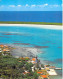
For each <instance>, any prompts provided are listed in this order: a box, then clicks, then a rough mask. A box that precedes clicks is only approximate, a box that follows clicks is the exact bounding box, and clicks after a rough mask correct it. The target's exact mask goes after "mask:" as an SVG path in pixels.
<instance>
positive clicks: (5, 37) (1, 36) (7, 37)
mask: <svg viewBox="0 0 63 79" xmlns="http://www.w3.org/2000/svg"><path fill="white" fill-rule="evenodd" d="M0 37H5V38H10V37H7V36H0Z"/></svg>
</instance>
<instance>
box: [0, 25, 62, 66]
mask: <svg viewBox="0 0 63 79" xmlns="http://www.w3.org/2000/svg"><path fill="white" fill-rule="evenodd" d="M0 44H14V45H18V46H26V47H37V48H39V49H40V50H41V52H42V53H38V58H40V59H41V60H43V61H44V62H46V63H47V64H51V65H55V66H56V67H62V30H52V29H40V28H32V27H30V28H29V27H25V26H24V27H19V26H16V27H15V26H11V27H8V26H3V27H2V26H0Z"/></svg>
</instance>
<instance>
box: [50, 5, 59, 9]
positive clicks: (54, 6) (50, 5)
mask: <svg viewBox="0 0 63 79" xmlns="http://www.w3.org/2000/svg"><path fill="white" fill-rule="evenodd" d="M49 6H50V7H51V8H53V7H59V6H60V5H57V4H56V5H49Z"/></svg>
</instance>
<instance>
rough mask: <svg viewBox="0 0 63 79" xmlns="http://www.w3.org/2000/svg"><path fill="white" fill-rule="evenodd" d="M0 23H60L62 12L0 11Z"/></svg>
mask: <svg viewBox="0 0 63 79" xmlns="http://www.w3.org/2000/svg"><path fill="white" fill-rule="evenodd" d="M0 21H22V22H52V23H62V11H0Z"/></svg>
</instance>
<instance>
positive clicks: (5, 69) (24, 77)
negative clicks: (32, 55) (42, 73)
mask: <svg viewBox="0 0 63 79" xmlns="http://www.w3.org/2000/svg"><path fill="white" fill-rule="evenodd" d="M27 61H28V60H27V59H26V60H23V59H20V58H14V57H13V56H11V55H9V54H8V55H2V52H1V53H0V78H2V79H38V76H39V75H38V74H37V73H36V72H34V73H33V72H32V69H31V67H32V66H33V64H32V63H28V62H27ZM25 71H28V73H27V74H26V73H25Z"/></svg>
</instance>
